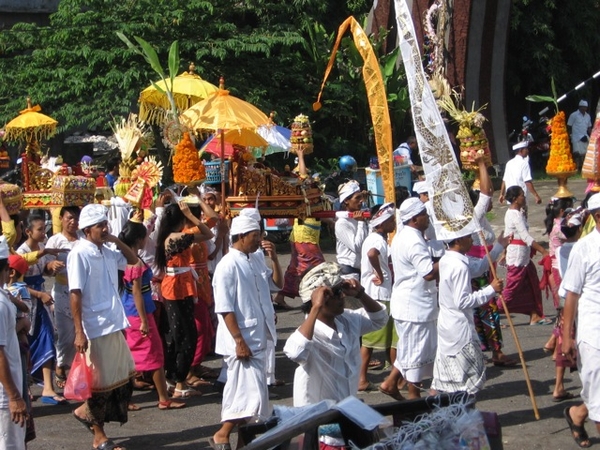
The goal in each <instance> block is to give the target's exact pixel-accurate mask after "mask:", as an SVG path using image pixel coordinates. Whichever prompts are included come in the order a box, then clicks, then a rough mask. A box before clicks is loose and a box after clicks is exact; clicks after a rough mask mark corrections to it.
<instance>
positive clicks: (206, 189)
mask: <svg viewBox="0 0 600 450" xmlns="http://www.w3.org/2000/svg"><path fill="white" fill-rule="evenodd" d="M200 194H201V195H202V197H203V198H204V197H205V196H207V195H214V196H215V198H217V191H216V190H215V189H214V188H212V187H210V186H207V185H206V184H202V185H201V186H200Z"/></svg>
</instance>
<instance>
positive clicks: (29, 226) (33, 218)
mask: <svg viewBox="0 0 600 450" xmlns="http://www.w3.org/2000/svg"><path fill="white" fill-rule="evenodd" d="M40 221H41V222H44V223H46V219H45V218H44V217H42V216H40V215H39V214H31V215H30V216H29V217H27V226H26V229H27V230H29V231H31V229H32V228H33V224H34V223H35V222H40Z"/></svg>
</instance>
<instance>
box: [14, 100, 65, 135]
mask: <svg viewBox="0 0 600 450" xmlns="http://www.w3.org/2000/svg"><path fill="white" fill-rule="evenodd" d="M41 110H42V108H41V107H40V105H35V106H31V98H30V97H27V108H26V109H24V110H23V111H20V112H19V115H18V116H17V117H15V118H14V119H13V120H11V121H10V122H8V123H7V124H6V127H5V131H6V135H5V136H4V139H5V140H7V141H26V142H28V143H29V142H33V141H40V140H42V139H48V138H50V137H51V136H52V135H53V134H54V133H56V126H57V125H58V122H57V121H56V120H54V119H53V118H52V117H48V116H47V115H45V114H42V113H41V112H40V111H41Z"/></svg>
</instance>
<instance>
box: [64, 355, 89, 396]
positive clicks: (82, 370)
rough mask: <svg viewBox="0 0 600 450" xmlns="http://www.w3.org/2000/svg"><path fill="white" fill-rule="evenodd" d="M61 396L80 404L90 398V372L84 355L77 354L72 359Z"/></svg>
mask: <svg viewBox="0 0 600 450" xmlns="http://www.w3.org/2000/svg"><path fill="white" fill-rule="evenodd" d="M63 395H64V396H65V398H67V399H69V400H76V401H80V402H84V401H86V400H87V399H88V398H90V397H91V396H92V370H91V369H90V368H89V367H88V365H87V361H86V359H85V354H83V353H79V352H77V354H76V355H75V358H73V364H72V365H71V371H70V372H69V376H68V377H67V383H66V384H65V390H64V394H63Z"/></svg>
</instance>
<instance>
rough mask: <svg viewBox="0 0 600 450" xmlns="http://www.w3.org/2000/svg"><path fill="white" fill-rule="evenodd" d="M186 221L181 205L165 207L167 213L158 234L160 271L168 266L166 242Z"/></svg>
mask: <svg viewBox="0 0 600 450" xmlns="http://www.w3.org/2000/svg"><path fill="white" fill-rule="evenodd" d="M184 220H185V216H184V215H183V213H182V212H181V209H180V208H179V205H178V204H176V203H172V204H170V205H168V206H167V207H165V212H164V214H163V216H162V219H161V221H160V227H159V228H158V234H157V237H156V254H155V259H154V260H155V261H156V266H157V267H158V268H160V269H162V268H164V267H166V266H167V253H166V251H165V241H166V240H167V238H168V237H169V235H170V234H171V233H173V232H175V231H176V228H179V227H181V225H182V224H183V222H184Z"/></svg>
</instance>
